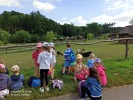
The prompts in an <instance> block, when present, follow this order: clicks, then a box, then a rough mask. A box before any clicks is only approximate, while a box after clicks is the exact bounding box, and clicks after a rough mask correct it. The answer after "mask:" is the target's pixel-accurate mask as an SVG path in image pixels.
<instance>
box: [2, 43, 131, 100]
mask: <svg viewBox="0 0 133 100" xmlns="http://www.w3.org/2000/svg"><path fill="white" fill-rule="evenodd" d="M89 42H92V41H86V42H85V43H89ZM72 48H73V50H74V51H75V53H76V50H77V49H82V48H84V49H85V51H93V52H94V53H95V55H96V56H97V57H99V58H100V59H101V60H102V61H103V64H104V66H105V67H106V74H107V77H108V85H107V87H113V86H119V85H125V84H133V77H132V76H133V44H130V45H129V57H128V58H127V59H125V58H124V56H125V45H124V44H118V43H117V42H103V43H99V44H95V45H74V44H72ZM65 49H66V46H65V44H60V45H56V51H61V52H62V53H63V52H64V51H65ZM32 52H33V50H28V51H22V52H15V53H7V54H0V59H4V60H5V65H6V66H7V67H8V68H9V70H10V69H11V67H12V66H13V65H15V64H17V65H19V66H20V68H21V69H20V72H21V73H22V74H24V76H25V84H26V86H25V89H24V90H22V91H20V93H17V92H11V94H10V95H9V96H8V97H7V100H31V99H32V100H38V99H46V98H49V97H53V96H59V95H63V94H67V93H76V92H77V91H78V90H77V87H78V82H75V81H74V79H73V75H65V77H62V74H61V73H62V72H61V71H62V66H63V62H64V58H63V56H57V63H56V67H55V79H61V80H63V82H64V86H63V88H62V89H61V90H59V89H52V86H51V82H49V87H50V91H49V92H44V93H40V92H39V87H37V88H31V87H28V86H27V79H28V78H29V77H30V76H33V75H34V63H33V61H32V58H31V54H32ZM87 60H88V58H84V59H83V61H84V64H86V62H87ZM11 74H12V73H11V70H10V75H11ZM26 94H28V95H26Z"/></svg>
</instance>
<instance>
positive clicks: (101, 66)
mask: <svg viewBox="0 0 133 100" xmlns="http://www.w3.org/2000/svg"><path fill="white" fill-rule="evenodd" d="M98 67H100V68H102V69H103V70H106V68H105V67H104V66H103V65H100V66H98Z"/></svg>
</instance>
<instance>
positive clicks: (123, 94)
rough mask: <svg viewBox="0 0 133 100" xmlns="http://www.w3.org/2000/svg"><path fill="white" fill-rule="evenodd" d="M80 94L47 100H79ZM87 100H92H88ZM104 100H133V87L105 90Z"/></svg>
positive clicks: (125, 86)
mask: <svg viewBox="0 0 133 100" xmlns="http://www.w3.org/2000/svg"><path fill="white" fill-rule="evenodd" d="M79 99H80V97H79V96H78V94H76V93H75V94H67V95H63V96H59V97H53V98H49V99H46V100H79ZM86 100H90V99H89V98H87V99H86ZM102 100H133V85H124V86H118V87H113V88H105V89H103V98H102Z"/></svg>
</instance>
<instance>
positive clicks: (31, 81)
mask: <svg viewBox="0 0 133 100" xmlns="http://www.w3.org/2000/svg"><path fill="white" fill-rule="evenodd" d="M40 83H41V81H40V79H39V78H37V77H35V76H31V77H30V78H29V79H28V81H27V84H28V85H29V86H30V87H38V86H40Z"/></svg>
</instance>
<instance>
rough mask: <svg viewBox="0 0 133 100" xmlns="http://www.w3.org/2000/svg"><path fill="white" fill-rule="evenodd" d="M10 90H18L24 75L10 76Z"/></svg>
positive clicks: (22, 84) (21, 85) (22, 82)
mask: <svg viewBox="0 0 133 100" xmlns="http://www.w3.org/2000/svg"><path fill="white" fill-rule="evenodd" d="M11 81H12V85H11V90H13V91H17V90H20V89H21V88H22V87H23V86H24V76H23V75H22V74H19V75H12V76H11Z"/></svg>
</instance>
